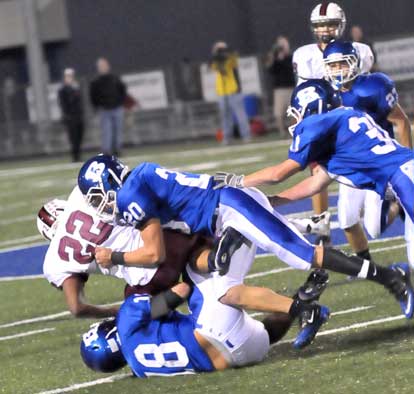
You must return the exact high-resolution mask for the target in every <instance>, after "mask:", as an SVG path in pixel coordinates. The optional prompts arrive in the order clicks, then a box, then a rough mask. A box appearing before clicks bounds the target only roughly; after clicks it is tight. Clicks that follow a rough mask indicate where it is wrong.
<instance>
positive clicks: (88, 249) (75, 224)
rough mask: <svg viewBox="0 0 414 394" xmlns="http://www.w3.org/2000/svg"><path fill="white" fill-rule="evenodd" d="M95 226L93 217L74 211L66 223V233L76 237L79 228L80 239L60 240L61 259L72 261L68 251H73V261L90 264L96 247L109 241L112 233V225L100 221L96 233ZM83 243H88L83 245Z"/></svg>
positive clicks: (65, 237)
mask: <svg viewBox="0 0 414 394" xmlns="http://www.w3.org/2000/svg"><path fill="white" fill-rule="evenodd" d="M93 225H94V221H93V217H92V216H91V215H88V214H87V213H85V212H81V211H74V212H72V213H71V215H70V216H69V219H68V221H67V222H66V231H67V233H68V234H71V235H74V234H75V231H76V229H77V228H79V237H78V239H76V238H73V237H70V236H69V235H65V236H64V237H62V238H61V239H60V243H59V249H58V253H59V257H60V258H61V259H62V260H64V261H69V260H70V254H69V253H68V249H71V250H72V251H73V259H74V260H75V261H77V262H78V263H81V264H89V263H90V262H92V261H93V258H94V257H93V253H94V251H95V246H96V245H100V244H102V242H104V241H105V240H107V239H108V237H109V235H110V234H111V231H112V228H113V227H112V225H110V224H108V223H105V222H102V221H99V222H98V223H97V224H96V225H95V229H94V231H92V227H93ZM81 240H82V241H86V246H85V247H84V245H85V243H84V244H83V245H82V242H81Z"/></svg>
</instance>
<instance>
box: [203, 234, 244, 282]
mask: <svg viewBox="0 0 414 394" xmlns="http://www.w3.org/2000/svg"><path fill="white" fill-rule="evenodd" d="M249 242H250V241H249V240H247V239H246V238H245V237H244V236H243V235H242V234H240V233H239V232H238V231H237V230H235V229H234V228H232V227H227V228H226V229H225V230H224V232H223V234H222V236H221V237H220V238H219V239H218V240H217V241H216V242H215V244H214V247H213V249H212V250H211V252H210V253H209V255H208V268H209V271H210V272H214V271H218V272H219V274H220V275H226V274H227V272H228V271H229V268H230V262H231V258H232V257H233V254H234V253H235V252H236V251H237V250H238V249H239V248H240V247H241V246H242V245H243V243H249Z"/></svg>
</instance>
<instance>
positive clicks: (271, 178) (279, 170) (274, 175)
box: [243, 159, 302, 187]
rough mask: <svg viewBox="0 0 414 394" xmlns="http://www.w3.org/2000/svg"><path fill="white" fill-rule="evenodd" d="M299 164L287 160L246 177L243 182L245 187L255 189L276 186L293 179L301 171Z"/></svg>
mask: <svg viewBox="0 0 414 394" xmlns="http://www.w3.org/2000/svg"><path fill="white" fill-rule="evenodd" d="M301 170H302V168H301V167H300V165H299V163H298V162H296V161H294V160H291V159H287V160H285V161H283V162H282V163H280V164H277V165H275V166H271V167H267V168H264V169H263V170H259V171H257V172H254V173H253V174H250V175H246V176H245V177H244V180H243V184H244V187H255V186H260V185H269V184H276V183H279V182H282V181H284V180H285V179H287V178H289V177H291V176H292V175H294V174H296V173H297V172H299V171H301Z"/></svg>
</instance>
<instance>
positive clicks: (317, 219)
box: [289, 211, 331, 237]
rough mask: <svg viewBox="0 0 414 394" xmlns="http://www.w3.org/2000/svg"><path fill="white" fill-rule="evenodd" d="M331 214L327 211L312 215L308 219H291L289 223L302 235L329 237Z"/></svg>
mask: <svg viewBox="0 0 414 394" xmlns="http://www.w3.org/2000/svg"><path fill="white" fill-rule="evenodd" d="M330 221H331V214H330V212H329V211H325V212H322V213H321V214H319V215H313V216H311V217H310V218H303V219H299V218H292V219H289V222H290V223H292V224H293V225H295V227H296V228H297V229H298V230H299V231H300V232H301V233H302V234H316V235H319V236H320V237H329V236H330V234H331V229H330Z"/></svg>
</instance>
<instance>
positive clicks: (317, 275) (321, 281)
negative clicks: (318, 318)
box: [296, 268, 329, 302]
mask: <svg viewBox="0 0 414 394" xmlns="http://www.w3.org/2000/svg"><path fill="white" fill-rule="evenodd" d="M328 283H329V275H328V272H327V271H325V270H324V269H319V268H318V269H315V270H313V271H312V272H311V273H310V274H309V276H308V279H306V282H305V283H304V284H303V285H302V286H301V287H299V290H298V292H297V294H296V297H297V298H299V299H300V300H302V301H306V302H312V301H318V300H319V297H320V296H321V294H322V293H323V291H324V290H325V289H326V286H327V285H328Z"/></svg>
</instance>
